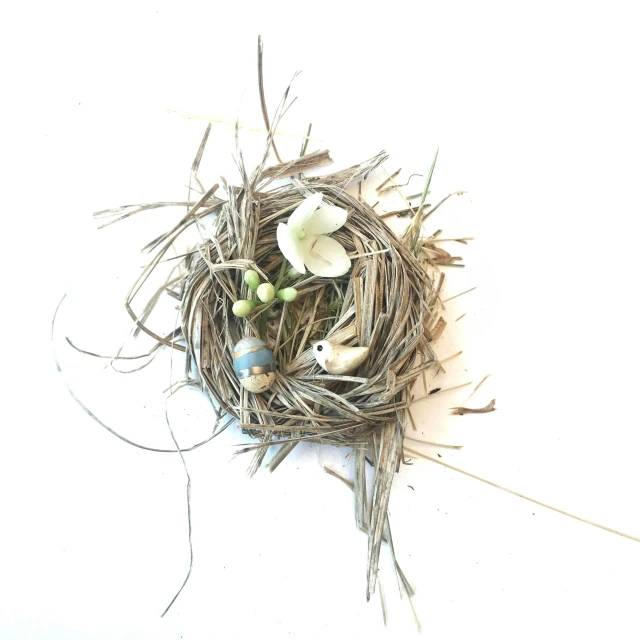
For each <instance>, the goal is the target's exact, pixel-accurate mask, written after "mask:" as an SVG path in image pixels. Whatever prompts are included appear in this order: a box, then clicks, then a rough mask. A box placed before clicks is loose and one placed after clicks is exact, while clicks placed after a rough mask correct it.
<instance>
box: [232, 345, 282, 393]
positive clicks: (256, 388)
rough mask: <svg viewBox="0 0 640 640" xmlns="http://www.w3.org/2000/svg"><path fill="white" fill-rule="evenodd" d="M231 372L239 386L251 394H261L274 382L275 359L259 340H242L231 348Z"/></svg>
mask: <svg viewBox="0 0 640 640" xmlns="http://www.w3.org/2000/svg"><path fill="white" fill-rule="evenodd" d="M233 370H234V371H235V372H236V375H237V376H238V380H240V384H241V385H242V386H243V387H244V388H245V389H246V390H247V391H251V392H252V393H262V392H263V391H266V390H267V389H269V388H270V387H271V386H272V385H273V383H274V382H275V381H276V359H275V356H274V355H273V351H271V349H269V347H268V346H267V343H266V342H265V341H264V340H260V338H243V339H242V340H240V342H238V344H237V345H236V346H235V347H234V348H233Z"/></svg>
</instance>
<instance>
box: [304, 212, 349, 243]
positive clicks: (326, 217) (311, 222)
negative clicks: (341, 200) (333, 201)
mask: <svg viewBox="0 0 640 640" xmlns="http://www.w3.org/2000/svg"><path fill="white" fill-rule="evenodd" d="M346 221H347V212H346V211H345V210H344V209H342V208H340V207H334V206H331V205H329V206H326V207H320V208H319V209H316V210H315V211H314V212H313V213H312V214H311V215H310V216H309V218H307V221H306V222H305V223H304V225H303V231H304V232H305V233H307V234H309V235H314V236H317V235H320V234H321V233H333V232H334V231H337V230H338V229H339V228H340V227H341V226H342V225H343V224H344V223H345V222H346Z"/></svg>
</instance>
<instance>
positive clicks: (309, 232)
mask: <svg viewBox="0 0 640 640" xmlns="http://www.w3.org/2000/svg"><path fill="white" fill-rule="evenodd" d="M321 202H322V194H321V193H314V194H313V195H312V196H310V197H309V198H306V199H305V200H304V201H303V202H302V204H300V206H298V207H297V208H296V210H295V211H294V212H293V213H292V214H291V216H289V221H288V222H287V224H283V223H280V224H279V225H278V246H279V247H280V251H282V254H283V255H284V257H285V258H286V259H287V260H288V261H289V262H290V263H291V264H292V265H293V267H294V268H295V269H296V270H297V271H299V272H300V273H305V272H306V269H309V271H311V273H314V274H315V275H317V276H322V277H326V278H335V277H337V276H343V275H344V274H345V273H348V272H349V269H351V259H350V258H349V256H347V252H346V251H345V249H344V247H343V246H342V245H341V244H340V243H339V242H338V241H337V240H334V239H333V238H329V237H327V236H326V235H325V234H327V233H333V232H334V231H337V230H338V229H339V228H340V227H341V226H342V225H343V224H344V223H345V222H346V221H347V212H346V211H345V210H344V209H341V208H340V207H333V206H330V205H325V206H324V207H320V204H321ZM318 207H320V208H318ZM305 265H306V266H305Z"/></svg>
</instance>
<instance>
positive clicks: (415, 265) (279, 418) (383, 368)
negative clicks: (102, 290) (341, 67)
mask: <svg viewBox="0 0 640 640" xmlns="http://www.w3.org/2000/svg"><path fill="white" fill-rule="evenodd" d="M379 159H382V156H381V157H380V158H379ZM370 164H371V163H370ZM358 174H359V175H358ZM361 175H362V173H361V172H360V171H358V172H357V173H356V176H357V177H360V176H361ZM356 176H354V177H356ZM330 178H331V177H329V179H324V180H323V179H320V180H318V179H309V180H299V181H296V183H295V184H293V185H289V186H286V187H283V188H280V189H277V190H276V191H274V192H261V191H253V190H252V189H251V188H245V189H238V190H235V191H234V192H233V194H232V197H231V198H230V199H229V200H228V201H226V202H225V203H224V204H222V205H221V206H220V212H219V214H218V220H217V223H216V227H215V233H216V239H215V240H210V241H208V242H207V243H206V244H205V245H204V246H201V247H200V248H199V255H198V257H197V258H196V259H195V260H194V262H193V264H192V266H191V268H190V273H189V276H188V278H187V281H186V287H185V293H184V299H183V312H182V332H183V335H184V337H185V339H186V341H187V344H188V345H189V351H190V354H191V355H192V357H193V358H194V362H195V364H196V367H197V369H198V372H199V374H200V376H201V379H202V381H203V383H204V384H205V385H206V387H207V389H208V391H209V392H210V393H211V395H212V396H213V397H214V398H215V400H216V401H217V403H218V404H219V406H220V407H221V408H223V409H224V410H225V411H226V412H227V413H228V414H230V415H232V416H233V417H234V418H236V419H237V420H239V423H240V424H239V426H240V427H241V428H242V429H243V430H244V432H245V433H246V434H248V435H250V436H251V437H253V438H258V439H260V440H261V441H262V444H258V445H256V446H255V448H256V449H257V451H258V453H257V457H258V458H259V459H258V460H257V464H259V463H260V462H261V461H262V458H263V457H264V455H265V453H266V451H267V447H268V446H271V445H273V444H278V443H279V444H280V445H281V446H282V447H284V446H285V445H287V446H286V448H285V450H286V451H288V450H290V449H291V445H293V444H295V443H296V442H298V441H300V440H301V439H305V440H315V441H318V442H322V443H325V444H333V445H348V446H354V447H355V446H357V447H363V448H364V447H366V446H367V444H368V443H369V442H370V440H371V438H372V437H373V436H374V435H375V434H376V433H378V432H380V431H381V430H382V429H384V428H385V426H386V425H389V424H394V425H395V427H394V428H397V429H398V430H399V431H400V432H402V430H403V424H404V418H403V415H404V412H405V410H406V408H407V393H408V389H409V388H410V387H411V385H412V383H413V382H414V381H415V379H416V378H417V377H418V376H419V375H420V373H421V372H422V371H424V370H425V369H426V368H427V367H430V366H433V365H434V363H435V359H434V356H433V353H432V351H431V349H430V348H429V345H428V332H427V331H425V329H427V327H428V326H429V324H430V322H431V319H432V318H433V316H434V314H433V310H432V308H433V306H434V305H435V303H436V298H435V296H434V287H433V285H432V280H431V278H430V277H429V275H428V273H427V271H426V270H425V268H424V266H423V265H422V264H421V263H420V262H419V261H418V259H416V257H415V256H414V255H413V253H412V252H411V251H410V250H409V249H408V248H407V247H406V246H405V245H404V244H403V242H402V241H401V240H399V239H398V238H397V236H396V235H395V234H394V233H393V232H392V231H391V230H390V229H389V228H388V227H387V226H386V224H385V223H384V221H382V220H380V218H379V216H378V215H377V214H376V213H375V212H374V211H373V210H372V209H371V207H370V206H368V205H367V204H365V203H363V202H361V201H359V200H358V199H356V198H354V197H353V196H351V195H349V194H348V193H346V192H345V190H344V185H342V184H340V182H336V181H335V180H331V179H330ZM311 191H313V192H316V193H317V192H319V193H322V195H323V199H324V200H325V201H326V202H329V203H331V204H333V205H336V206H339V207H342V208H344V209H345V210H346V211H347V212H348V219H347V222H346V224H345V225H344V227H343V228H342V229H341V230H340V231H338V232H336V233H335V234H333V237H334V238H336V239H337V240H338V241H339V242H340V243H341V244H342V245H343V246H344V248H345V249H346V251H347V253H348V254H349V255H350V256H352V261H353V268H352V270H351V272H350V273H348V274H347V275H344V276H341V277H336V278H323V277H319V276H315V275H313V274H310V273H309V272H307V273H306V274H304V275H297V276H294V277H293V278H290V279H288V280H287V281H286V284H287V286H293V287H295V288H296V289H297V291H298V296H297V298H296V299H295V301H293V302H284V303H281V302H280V301H279V300H277V299H275V300H273V301H272V302H270V303H268V304H261V305H259V306H257V307H255V309H254V310H253V312H252V313H251V314H250V315H249V316H248V317H243V318H238V317H236V316H234V315H233V313H232V311H231V310H232V306H233V304H234V303H235V302H236V301H238V300H242V299H246V298H248V297H249V296H250V295H251V290H250V289H249V288H248V286H247V284H246V283H245V282H244V278H243V276H244V273H245V271H246V270H247V269H253V270H256V271H257V272H259V273H260V274H261V275H262V276H263V278H264V279H265V280H267V281H270V282H277V281H278V277H279V274H280V273H281V272H284V270H285V269H286V263H285V262H284V257H283V256H282V254H281V253H280V252H279V251H278V247H277V242H276V228H277V226H278V224H279V223H282V222H286V219H287V216H288V214H290V213H291V211H292V209H295V207H296V206H298V205H299V204H300V203H301V201H302V200H303V199H304V198H305V197H306V196H308V195H309V193H310V192H311ZM283 264H285V267H284V268H283ZM282 283H283V284H284V283H285V282H284V281H283V282H282ZM246 336H256V337H258V336H259V337H261V338H262V339H263V340H264V341H265V342H266V343H267V345H268V346H269V347H270V348H271V349H273V352H274V355H275V358H276V362H277V373H276V381H275V384H274V385H273V386H272V387H271V388H270V389H269V390H268V391H267V392H265V393H262V394H254V393H250V392H248V391H247V390H246V389H245V388H244V387H243V386H242V385H241V384H240V383H239V381H238V378H237V375H236V372H235V371H234V369H233V349H234V346H235V345H236V344H237V343H238V341H239V340H240V339H242V338H244V337H246ZM325 339H328V340H331V341H332V342H335V343H338V344H341V345H347V346H355V345H359V346H365V347H368V348H369V355H368V357H367V359H366V360H365V362H364V363H363V364H361V365H360V366H359V368H358V369H357V371H355V372H353V374H352V375H331V374H328V373H326V372H325V371H323V370H322V369H321V368H320V366H319V365H318V363H317V362H316V359H315V357H314V354H313V347H312V345H313V344H314V342H315V341H317V340H325ZM398 453H399V451H398ZM272 466H273V465H272ZM254 468H255V467H254Z"/></svg>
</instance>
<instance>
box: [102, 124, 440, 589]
mask: <svg viewBox="0 0 640 640" xmlns="http://www.w3.org/2000/svg"><path fill="white" fill-rule="evenodd" d="M209 131H210V126H209V127H208V128H207V131H206V133H205V136H204V139H203V141H202V144H201V146H200V149H199V151H198V154H197V156H196V159H195V161H194V165H193V167H192V174H193V175H194V176H196V177H197V170H198V167H199V163H200V160H201V158H202V154H203V152H204V149H205V146H206V141H207V137H208V135H209ZM268 140H269V141H268V144H267V150H266V152H265V154H264V158H263V160H262V163H261V164H260V166H258V167H257V168H256V169H255V171H253V173H252V174H251V175H249V174H248V173H247V172H246V170H245V169H244V166H243V163H242V159H241V158H242V156H241V154H240V153H239V154H238V158H239V162H238V166H239V168H240V174H241V185H240V186H231V185H229V184H227V182H226V181H224V180H222V186H223V190H224V191H225V192H226V193H225V197H224V198H220V197H218V196H217V195H216V194H217V192H218V190H219V189H220V185H218V184H216V185H214V186H212V187H211V188H210V189H209V190H208V191H206V193H204V195H203V196H202V197H201V198H200V199H199V200H198V201H197V202H189V203H188V211H187V214H186V215H185V216H184V217H183V218H182V219H181V220H180V221H179V222H178V223H177V224H176V225H175V226H174V227H173V228H172V229H170V230H169V231H168V232H166V233H164V234H162V235H161V236H160V237H158V238H156V239H155V240H153V241H152V242H151V243H149V245H148V246H147V247H146V248H145V249H146V250H147V251H148V252H150V253H151V254H152V255H153V259H152V260H151V261H150V263H149V264H148V266H147V267H146V268H145V270H144V271H143V272H142V274H141V276H140V277H139V279H138V280H137V281H136V283H135V284H134V286H133V287H132V289H131V291H130V293H129V295H128V297H127V300H126V308H127V309H128V311H129V313H130V315H131V316H132V318H133V320H134V321H135V322H136V324H137V325H138V327H139V329H141V330H143V331H145V332H146V333H147V334H149V335H150V336H152V337H153V338H155V339H156V340H157V345H158V346H161V345H166V346H168V347H171V348H174V349H177V350H180V351H184V352H185V355H186V359H187V362H186V371H187V372H188V376H190V378H191V379H190V380H189V381H187V384H191V385H199V386H200V387H201V388H202V389H203V390H204V391H206V392H208V394H210V396H211V397H212V398H213V399H214V400H215V402H216V403H217V405H218V406H219V408H220V410H221V411H220V413H222V412H224V413H225V414H227V415H228V416H230V419H229V420H227V422H226V423H225V425H224V426H227V425H228V424H229V422H230V420H233V419H235V420H236V421H237V423H238V426H239V428H240V429H242V431H243V433H245V434H247V435H248V436H250V437H252V438H254V439H256V440H259V442H255V443H251V444H249V445H248V446H246V447H244V448H243V449H242V450H241V452H242V453H245V452H249V451H252V452H253V454H254V455H253V460H252V462H251V464H250V466H249V473H250V474H254V473H255V472H256V471H257V470H258V469H259V468H260V466H261V465H262V464H263V462H264V460H265V457H266V455H267V452H268V451H269V449H270V448H271V447H277V450H276V452H275V453H274V455H273V456H272V457H271V458H270V459H269V460H268V462H267V467H268V468H269V469H270V470H271V471H273V470H274V469H275V468H276V467H277V466H278V465H279V464H280V463H281V462H282V461H283V460H284V458H285V457H286V456H287V455H288V454H289V453H290V452H291V451H292V450H293V448H294V447H295V446H296V445H297V444H298V443H299V442H301V441H313V442H318V443H322V444H329V445H337V446H347V447H351V448H352V450H353V458H354V461H355V481H354V483H353V490H354V494H355V517H356V523H357V525H358V527H359V528H360V529H362V530H363V531H366V532H367V533H368V534H369V551H368V575H367V598H369V597H370V594H371V593H372V592H373V591H374V589H375V583H376V576H377V568H378V559H379V555H380V546H381V543H382V541H383V540H386V541H388V542H389V543H390V542H391V533H390V530H389V522H388V518H387V506H388V503H389V495H390V491H391V484H392V480H393V475H394V473H395V472H396V471H397V469H398V468H399V465H400V464H401V462H402V456H403V439H404V434H405V430H406V426H407V417H408V407H409V405H410V402H411V399H410V389H411V387H412V385H413V383H414V382H415V381H416V379H417V378H418V377H419V376H421V375H422V374H424V372H425V371H426V370H428V369H430V368H438V367H440V364H439V362H438V359H437V358H436V355H435V354H434V352H433V350H432V348H431V346H430V342H431V340H432V339H433V338H434V337H436V336H437V335H438V334H439V333H440V332H441V331H442V328H443V326H444V321H443V319H442V317H441V316H440V314H439V305H441V302H440V299H439V294H440V288H441V286H442V281H443V276H442V274H441V273H440V272H439V270H438V266H437V265H438V264H444V263H446V260H447V256H448V254H446V252H443V251H442V250H440V249H436V248H435V247H434V245H433V244H431V243H430V242H429V241H428V239H427V240H425V238H424V237H423V236H422V223H423V222H424V218H425V217H426V215H428V213H427V212H432V211H433V210H435V208H437V206H439V205H437V206H436V207H431V208H429V205H427V204H426V202H425V200H426V194H427V192H428V187H429V182H430V179H431V174H432V172H433V165H432V167H431V171H430V173H429V176H428V179H427V182H426V185H425V189H424V193H423V196H422V200H421V202H420V204H419V205H418V206H416V207H415V208H412V209H411V211H410V213H411V214H412V215H413V219H412V221H411V222H410V223H409V225H408V228H407V230H406V232H405V233H404V235H403V237H402V238H399V237H398V236H397V235H396V234H395V233H394V232H393V231H391V230H390V229H389V227H388V226H387V225H386V224H385V222H384V220H382V219H381V217H380V216H379V215H378V214H377V213H376V212H375V211H374V210H373V208H372V207H371V206H369V205H368V204H367V203H366V202H364V201H362V199H361V198H360V197H359V196H358V197H356V196H354V195H350V193H348V192H347V191H346V188H347V186H348V185H352V184H354V183H358V182H360V181H362V180H364V179H366V177H367V176H368V174H369V173H370V172H371V171H372V170H373V169H375V168H376V167H378V166H379V165H380V164H381V163H382V162H384V160H386V158H387V155H386V153H384V152H382V153H380V154H378V155H377V156H375V157H373V158H371V159H370V160H368V161H366V162H364V163H362V164H359V165H356V166H354V167H351V168H349V169H346V170H343V171H340V172H337V173H333V174H329V175H325V176H323V177H304V174H303V173H302V172H304V171H307V170H309V169H311V168H316V167H319V166H322V165H324V164H326V163H327V162H330V158H329V154H328V152H327V151H318V152H314V153H311V154H307V155H302V156H301V157H300V158H297V159H295V160H293V161H291V162H288V163H281V164H278V165H275V166H272V167H268V168H265V164H266V161H267V158H268V152H269V144H272V135H270V137H269V139H268ZM434 164H435V160H434ZM282 178H291V180H290V182H289V183H287V184H285V185H284V186H278V187H274V186H273V182H274V181H275V180H280V179H282ZM317 192H320V193H322V195H323V199H324V201H325V202H326V203H329V204H333V205H336V206H339V207H342V208H344V209H346V210H347V212H348V220H347V222H346V224H345V225H344V226H343V227H342V228H341V229H340V230H339V231H337V232H335V233H334V234H333V235H332V237H334V238H335V239H337V240H338V241H339V242H340V243H341V244H342V245H343V246H344V247H345V249H346V251H347V253H348V254H349V255H350V256H351V257H352V269H351V271H350V272H349V273H348V274H346V275H345V276H342V277H337V278H322V277H319V276H316V275H313V274H311V273H309V272H307V273H306V274H303V275H297V276H293V277H292V278H290V279H289V280H287V281H286V284H285V283H283V286H293V287H295V288H296V289H297V291H298V297H297V298H296V299H295V301H293V302H282V301H279V300H277V299H276V300H274V301H272V302H269V303H267V304H262V305H260V306H257V307H255V309H254V310H253V312H252V313H251V314H250V315H249V316H247V317H244V318H239V317H236V316H235V315H234V314H233V313H232V306H233V304H234V302H236V301H237V300H242V299H249V298H251V297H252V292H251V290H250V289H249V288H248V286H247V285H246V284H245V282H244V273H245V271H246V270H248V269H253V270H255V271H257V272H259V274H260V275H261V276H262V278H263V279H264V280H267V281H269V282H271V283H280V282H282V279H283V276H284V274H285V273H287V269H288V266H287V264H286V263H285V261H284V258H283V256H282V254H281V253H280V251H279V249H278V244H277V240H276V229H277V226H278V224H279V223H281V222H286V221H287V219H288V216H289V215H290V213H291V212H292V211H293V210H294V209H295V208H296V207H297V206H298V205H299V204H300V203H301V201H302V200H303V199H305V198H306V197H308V196H309V195H311V194H312V193H317ZM445 200H446V198H445ZM443 202H444V200H443ZM170 204H175V203H156V204H155V205H145V206H143V207H140V208H137V209H135V210H134V211H132V210H130V209H129V208H127V207H123V208H121V209H118V210H114V209H112V210H108V211H104V212H100V213H99V214H97V215H98V216H99V217H103V218H106V219H108V222H107V224H111V223H112V222H116V221H117V220H120V219H122V218H123V217H127V216H129V215H132V213H135V212H136V211H140V210H142V209H147V208H154V207H158V206H165V205H170ZM440 204H441V203H440ZM193 225H195V226H196V227H197V228H198V229H199V230H200V232H201V233H200V236H201V241H200V242H199V243H197V245H196V246H195V248H193V249H192V250H190V251H188V252H187V253H185V254H184V255H181V256H178V257H179V258H180V260H179V261H178V263H177V264H176V262H174V265H176V266H174V267H173V271H172V274H173V275H172V276H171V278H170V279H169V281H167V282H165V284H164V285H163V286H162V287H161V289H160V290H159V292H158V293H156V294H155V295H154V296H153V297H152V298H151V299H149V300H148V302H147V303H146V305H145V308H144V311H142V312H141V313H139V314H138V313H136V312H135V311H134V310H133V306H132V303H133V300H134V298H135V297H136V296H137V295H138V294H139V293H140V290H141V288H142V286H143V285H144V283H145V281H146V280H147V279H148V277H149V276H150V274H151V272H152V271H154V269H155V268H156V267H157V266H158V265H159V264H160V263H161V262H164V261H165V259H164V258H165V256H166V255H167V253H168V252H169V250H170V249H172V248H175V246H176V242H177V241H178V240H179V238H180V236H181V235H182V234H183V233H184V232H185V231H187V230H188V229H189V228H190V227H192V226H193ZM438 252H440V253H438ZM449 258H450V256H449ZM442 260H445V262H442ZM176 273H177V274H178V275H177V276H176V275H175V274H176ZM167 291H169V293H170V294H171V295H172V296H173V297H177V298H178V299H179V302H180V311H181V316H180V317H181V320H180V326H179V327H177V328H176V329H175V330H174V331H173V332H172V333H171V334H169V335H167V336H164V337H162V336H160V335H158V334H157V333H155V332H154V331H153V330H152V329H151V328H150V327H149V326H148V322H147V319H148V317H149V315H150V313H151V310H152V309H153V307H154V305H155V303H156V302H157V298H158V296H159V295H160V293H163V292H167ZM136 306H137V305H136ZM247 336H259V337H261V338H262V339H264V340H265V341H266V342H267V344H268V345H269V347H270V348H272V350H273V352H274V355H275V358H276V362H277V367H278V370H277V373H276V381H275V383H274V385H273V386H272V387H271V388H270V389H269V390H268V391H266V392H264V393H262V394H253V393H249V392H247V391H246V390H245V389H244V387H242V386H241V384H240V382H239V380H238V378H237V377H236V374H235V372H234V370H233V349H234V347H235V345H236V344H237V342H238V341H239V340H240V339H242V338H244V337H247ZM322 339H329V340H331V341H334V342H337V343H340V344H343V345H352V346H353V345H359V346H366V347H369V350H370V351H369V355H368V357H367V359H366V360H365V361H364V362H363V364H362V365H360V367H359V369H358V370H357V371H356V372H354V373H353V374H351V375H348V376H339V375H329V374H327V373H325V372H324V371H323V370H322V369H321V368H320V366H319V365H318V364H317V362H316V360H315V358H314V355H313V350H312V345H313V343H314V341H316V340H322ZM223 428H224V427H223ZM218 431H219V430H218ZM214 435H215V434H214ZM177 446H178V445H177V442H176V447H177ZM367 461H369V462H371V464H372V465H373V467H374V474H375V480H374V487H373V497H372V500H371V504H369V503H368V500H367V490H366V475H365V464H366V462H367ZM390 548H391V553H392V556H393V560H394V564H395V566H396V570H397V573H398V576H399V579H400V580H401V582H402V584H403V586H404V588H405V590H406V592H407V593H408V594H409V595H412V594H413V590H412V589H411V586H410V585H409V583H408V581H407V580H406V578H405V577H404V574H403V573H402V571H401V570H400V567H399V566H398V565H397V562H396V561H395V554H394V552H393V545H391V544H390Z"/></svg>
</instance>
